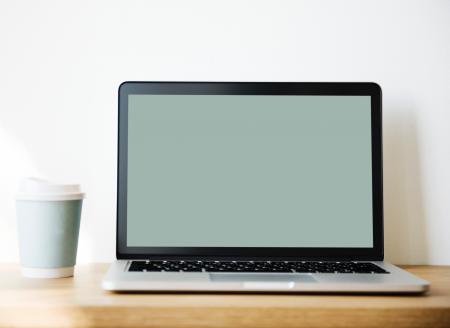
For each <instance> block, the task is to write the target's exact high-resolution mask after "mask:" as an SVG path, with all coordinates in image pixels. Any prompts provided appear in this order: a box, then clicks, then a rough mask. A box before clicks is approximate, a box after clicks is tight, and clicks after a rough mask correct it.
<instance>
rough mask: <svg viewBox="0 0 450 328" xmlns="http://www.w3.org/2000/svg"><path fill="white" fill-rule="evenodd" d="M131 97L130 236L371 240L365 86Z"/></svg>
mask: <svg viewBox="0 0 450 328" xmlns="http://www.w3.org/2000/svg"><path fill="white" fill-rule="evenodd" d="M128 102H129V106H128V203H127V246H141V247H144V246H147V247H372V168H371V121H370V117H371V109H370V108H371V107H370V97H369V96H247V95H130V96H129V98H128Z"/></svg>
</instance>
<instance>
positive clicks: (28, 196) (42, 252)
mask: <svg viewBox="0 0 450 328" xmlns="http://www.w3.org/2000/svg"><path fill="white" fill-rule="evenodd" d="M83 198H84V193H82V192H81V188H80V186H79V185H76V184H56V183H52V182H49V181H46V180H42V179H36V178H27V179H24V180H22V182H21V183H20V186H19V192H18V194H17V197H16V210H17V221H18V237H19V249H20V262H21V266H22V274H23V275H24V276H26V277H34V278H59V277H69V276H72V275H73V269H74V266H75V262H76V255H77V245H78V233H79V228H80V218H81V208H82V202H83Z"/></svg>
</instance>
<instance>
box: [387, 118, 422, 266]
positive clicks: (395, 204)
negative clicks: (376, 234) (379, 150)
mask: <svg viewBox="0 0 450 328" xmlns="http://www.w3.org/2000/svg"><path fill="white" fill-rule="evenodd" d="M383 134H384V137H383V161H384V231H385V242H384V244H385V258H386V259H387V260H388V261H391V262H393V263H396V264H424V263H427V262H428V248H427V242H428V240H427V230H426V228H427V226H426V224H427V222H426V216H425V211H424V204H423V194H422V183H421V181H422V180H421V179H422V171H421V162H420V158H421V156H420V155H421V154H420V147H419V143H418V137H417V122H416V117H415V116H414V111H411V110H407V111H396V113H392V114H390V115H389V117H388V118H385V119H384V126H383Z"/></svg>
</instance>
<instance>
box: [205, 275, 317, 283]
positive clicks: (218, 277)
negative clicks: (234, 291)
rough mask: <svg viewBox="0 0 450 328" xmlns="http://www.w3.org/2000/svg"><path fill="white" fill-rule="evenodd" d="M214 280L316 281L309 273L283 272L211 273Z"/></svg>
mask: <svg viewBox="0 0 450 328" xmlns="http://www.w3.org/2000/svg"><path fill="white" fill-rule="evenodd" d="M209 278H210V279H211V281H213V282H243V283H247V282H261V283H265V282H267V283H296V282H299V283H304V282H316V279H314V278H313V277H312V276H311V275H308V274H282V273H210V274H209Z"/></svg>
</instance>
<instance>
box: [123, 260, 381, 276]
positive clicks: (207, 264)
mask: <svg viewBox="0 0 450 328" xmlns="http://www.w3.org/2000/svg"><path fill="white" fill-rule="evenodd" d="M128 271H131V272H297V273H370V274H372V273H389V272H387V271H386V270H384V269H382V268H380V267H379V266H377V265H375V264H373V263H370V262H312V261H300V262H293V261H132V262H131V264H130V267H129V268H128Z"/></svg>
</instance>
